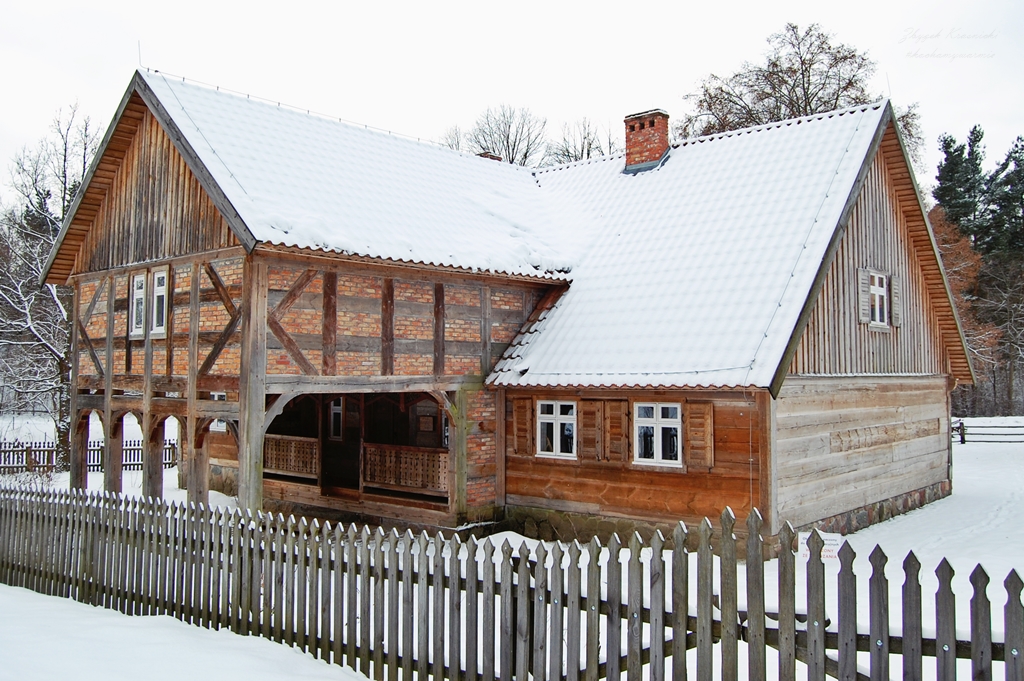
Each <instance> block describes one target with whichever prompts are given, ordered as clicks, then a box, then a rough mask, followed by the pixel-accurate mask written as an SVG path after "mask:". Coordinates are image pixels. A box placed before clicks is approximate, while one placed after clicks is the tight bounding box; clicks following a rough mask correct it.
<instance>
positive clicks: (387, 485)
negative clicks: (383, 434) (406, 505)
mask: <svg viewBox="0 0 1024 681" xmlns="http://www.w3.org/2000/svg"><path fill="white" fill-rule="evenodd" d="M363 486H364V487H379V488H382V489H390V490H396V491H401V492H416V493H420V494H437V495H446V494H448V450H447V449H432V448H428V447H407V446H401V445H377V444H364V445H363Z"/></svg>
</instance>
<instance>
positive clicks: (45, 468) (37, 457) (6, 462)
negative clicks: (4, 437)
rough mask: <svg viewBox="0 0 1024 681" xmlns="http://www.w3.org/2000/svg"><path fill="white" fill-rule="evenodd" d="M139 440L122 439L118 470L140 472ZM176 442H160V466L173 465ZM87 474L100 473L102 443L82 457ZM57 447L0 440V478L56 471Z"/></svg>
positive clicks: (45, 443) (175, 454) (92, 443)
mask: <svg viewBox="0 0 1024 681" xmlns="http://www.w3.org/2000/svg"><path fill="white" fill-rule="evenodd" d="M142 445H143V442H142V440H125V441H124V448H123V450H122V461H123V463H122V469H123V470H126V471H141V470H142V458H143V447H142ZM177 459H178V442H177V440H167V441H166V442H164V451H163V466H164V468H171V467H173V466H175V465H177ZM86 463H87V467H88V470H90V471H102V470H103V441H102V440H100V441H95V442H90V443H89V445H88V451H87V454H86ZM57 468H58V462H57V446H56V444H54V443H53V442H19V441H17V440H15V441H13V442H12V441H0V475H3V474H4V473H25V472H40V473H42V472H50V471H53V470H57Z"/></svg>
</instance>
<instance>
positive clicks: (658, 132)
mask: <svg viewBox="0 0 1024 681" xmlns="http://www.w3.org/2000/svg"><path fill="white" fill-rule="evenodd" d="M625 124H626V172H627V173H635V172H639V171H641V170H647V169H648V168H653V167H654V166H655V165H657V164H658V162H659V161H661V159H662V157H663V156H664V155H665V153H666V152H667V151H668V112H666V111H662V110H661V109H651V110H650V111H643V112H641V113H635V114H631V115H629V116H626V120H625Z"/></svg>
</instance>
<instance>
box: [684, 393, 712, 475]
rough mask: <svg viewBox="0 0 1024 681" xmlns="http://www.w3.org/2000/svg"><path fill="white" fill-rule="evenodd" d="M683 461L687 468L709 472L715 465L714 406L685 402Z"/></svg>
mask: <svg viewBox="0 0 1024 681" xmlns="http://www.w3.org/2000/svg"><path fill="white" fill-rule="evenodd" d="M683 418H684V421H685V423H684V430H685V431H686V436H685V438H686V439H685V441H684V445H683V459H684V461H685V462H686V467H687V468H702V469H705V470H710V469H711V467H712V466H714V465H715V424H714V405H713V404H711V403H710V402H687V403H686V407H685V408H684V410H683Z"/></svg>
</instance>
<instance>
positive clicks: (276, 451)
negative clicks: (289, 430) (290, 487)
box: [263, 435, 320, 479]
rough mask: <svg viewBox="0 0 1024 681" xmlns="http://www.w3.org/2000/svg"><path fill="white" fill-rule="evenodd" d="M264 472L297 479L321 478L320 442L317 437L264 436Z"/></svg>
mask: <svg viewBox="0 0 1024 681" xmlns="http://www.w3.org/2000/svg"><path fill="white" fill-rule="evenodd" d="M263 471H264V472H266V473H277V474H278V475H290V476H293V477H297V478H313V479H317V478H319V477H320V440H318V439H317V438H315V437H294V436H291V435H264V436H263Z"/></svg>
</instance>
